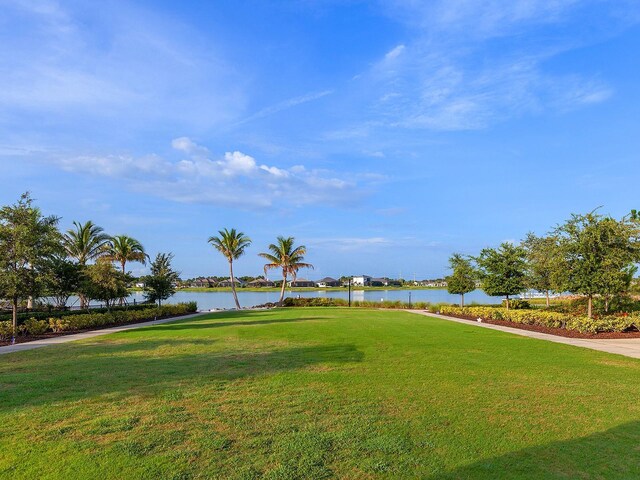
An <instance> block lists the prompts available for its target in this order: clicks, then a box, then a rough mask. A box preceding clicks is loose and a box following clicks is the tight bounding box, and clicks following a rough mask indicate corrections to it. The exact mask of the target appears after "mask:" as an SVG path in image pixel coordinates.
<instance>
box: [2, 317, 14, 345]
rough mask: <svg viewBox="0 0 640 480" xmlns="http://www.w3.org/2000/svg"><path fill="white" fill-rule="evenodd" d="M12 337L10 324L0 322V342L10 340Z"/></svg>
mask: <svg viewBox="0 0 640 480" xmlns="http://www.w3.org/2000/svg"><path fill="white" fill-rule="evenodd" d="M12 336H13V325H12V324H11V322H8V321H4V322H0V340H3V341H7V340H11V337H12Z"/></svg>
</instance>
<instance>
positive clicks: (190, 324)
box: [141, 317, 329, 331]
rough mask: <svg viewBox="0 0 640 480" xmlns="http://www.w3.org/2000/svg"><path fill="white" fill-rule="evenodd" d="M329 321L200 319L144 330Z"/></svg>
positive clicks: (316, 318) (302, 319) (306, 318)
mask: <svg viewBox="0 0 640 480" xmlns="http://www.w3.org/2000/svg"><path fill="white" fill-rule="evenodd" d="M328 319H329V317H304V318H278V319H268V320H246V321H242V320H239V321H231V320H229V321H215V322H212V321H211V320H214V319H213V318H210V317H209V318H200V319H189V320H185V321H184V322H180V323H178V322H176V323H163V324H160V325H154V326H150V327H143V328H142V329H153V330H154V331H159V330H176V331H177V330H194V329H208V328H219V327H233V326H249V325H270V324H278V323H299V322H306V321H310V320H328ZM194 320H195V321H194ZM216 320H217V319H216ZM142 329H141V330H142Z"/></svg>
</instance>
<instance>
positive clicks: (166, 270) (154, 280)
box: [143, 253, 180, 306]
mask: <svg viewBox="0 0 640 480" xmlns="http://www.w3.org/2000/svg"><path fill="white" fill-rule="evenodd" d="M172 260H173V254H172V253H168V254H167V253H158V254H157V255H156V258H155V260H153V261H152V262H151V274H150V275H147V276H146V277H144V278H143V281H144V292H145V295H144V296H145V299H146V300H147V301H149V302H158V306H161V305H162V301H163V300H166V299H167V298H169V297H170V296H171V295H173V294H174V293H176V287H175V284H176V282H177V281H178V279H179V277H180V274H179V273H178V272H176V271H175V270H173V268H172V266H171V261H172Z"/></svg>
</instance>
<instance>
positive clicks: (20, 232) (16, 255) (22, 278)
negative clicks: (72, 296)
mask: <svg viewBox="0 0 640 480" xmlns="http://www.w3.org/2000/svg"><path fill="white" fill-rule="evenodd" d="M57 225H58V218H57V217H54V216H48V217H45V216H43V215H42V212H41V211H40V209H38V208H37V207H35V206H34V205H33V200H32V198H31V195H30V194H29V193H24V194H23V195H22V196H21V197H20V200H18V202H17V203H16V204H14V205H8V206H4V207H2V208H1V209H0V297H2V298H8V299H10V300H11V304H12V312H13V330H14V336H15V334H16V329H17V310H18V303H19V301H20V300H21V299H25V298H27V297H31V296H37V295H38V293H39V292H40V291H41V289H42V288H43V287H44V285H45V282H46V275H47V266H48V265H47V261H48V260H49V259H50V258H51V257H53V256H54V255H55V254H57V253H60V251H61V244H60V232H58V229H57Z"/></svg>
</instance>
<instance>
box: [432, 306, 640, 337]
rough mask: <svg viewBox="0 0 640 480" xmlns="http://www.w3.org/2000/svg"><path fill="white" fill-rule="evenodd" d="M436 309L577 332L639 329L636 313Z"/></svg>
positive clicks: (639, 319)
mask: <svg viewBox="0 0 640 480" xmlns="http://www.w3.org/2000/svg"><path fill="white" fill-rule="evenodd" d="M440 313H442V314H443V315H459V316H464V317H472V318H481V319H483V320H505V321H508V322H513V323H519V324H523V325H539V326H542V327H552V328H566V329H567V330H575V331H578V332H580V333H588V334H596V333H601V332H625V331H630V330H640V315H639V314H637V313H634V314H631V315H628V316H614V315H610V316H606V317H600V318H588V317H585V316H575V315H570V314H567V313H561V312H548V311H541V310H539V309H533V310H507V309H505V308H500V307H462V308H461V307H456V306H452V305H442V306H441V307H440Z"/></svg>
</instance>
